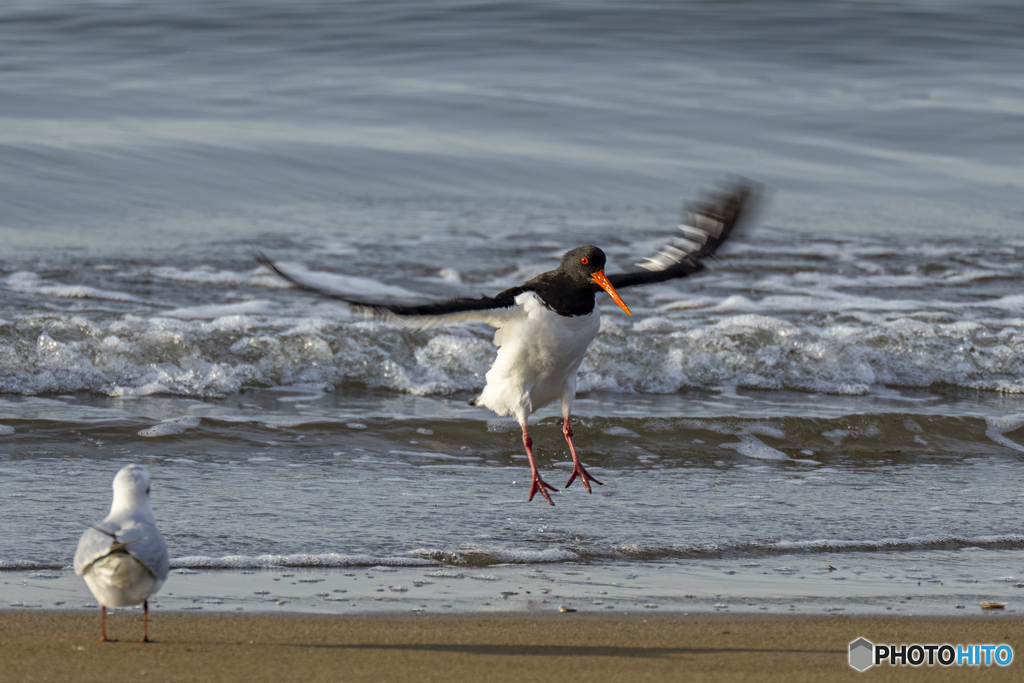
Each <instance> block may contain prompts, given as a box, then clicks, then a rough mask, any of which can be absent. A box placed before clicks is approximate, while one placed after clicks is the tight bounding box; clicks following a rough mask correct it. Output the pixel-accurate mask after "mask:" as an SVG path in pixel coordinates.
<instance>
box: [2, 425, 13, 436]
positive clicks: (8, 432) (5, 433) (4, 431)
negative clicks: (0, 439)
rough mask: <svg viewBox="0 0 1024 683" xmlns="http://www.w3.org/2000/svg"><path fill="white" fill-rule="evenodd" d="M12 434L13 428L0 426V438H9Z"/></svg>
mask: <svg viewBox="0 0 1024 683" xmlns="http://www.w3.org/2000/svg"><path fill="white" fill-rule="evenodd" d="M13 433H14V427H11V426H10V425H0V436H10V435H11V434H13Z"/></svg>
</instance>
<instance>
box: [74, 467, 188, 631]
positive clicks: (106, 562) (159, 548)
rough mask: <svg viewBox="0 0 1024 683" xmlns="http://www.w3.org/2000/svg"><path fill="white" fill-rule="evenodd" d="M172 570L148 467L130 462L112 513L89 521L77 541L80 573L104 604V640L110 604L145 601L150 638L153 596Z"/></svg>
mask: <svg viewBox="0 0 1024 683" xmlns="http://www.w3.org/2000/svg"><path fill="white" fill-rule="evenodd" d="M169 570H170V559H169V557H168V555H167V542H166V541H164V537H163V536H161V535H160V532H159V531H157V528H156V519H155V518H154V517H153V507H152V506H151V505H150V502H149V472H148V471H146V468H145V467H142V466H141V465H128V466H127V467H123V468H121V471H119V472H118V473H117V476H115V477H114V502H113V503H112V504H111V506H110V514H108V515H107V517H106V519H104V520H103V521H102V522H100V523H99V524H97V525H95V526H93V525H90V527H89V528H88V529H86V531H85V533H84V534H82V538H80V539H79V541H78V550H77V551H76V552H75V573H76V574H78V575H80V576H82V577H83V578H84V579H85V583H86V585H87V586H89V590H90V591H91V592H92V594H93V597H95V598H96V600H97V601H98V602H99V603H100V615H101V616H100V634H101V636H100V640H101V641H106V639H107V607H108V606H109V607H122V606H124V605H137V604H139V603H140V602H141V603H142V605H143V613H144V616H143V625H142V640H140V641H139V642H143V643H148V642H149V596H151V595H153V594H154V593H156V592H157V591H158V590H160V586H162V585H163V583H164V581H165V580H166V579H167V572H168V571H169Z"/></svg>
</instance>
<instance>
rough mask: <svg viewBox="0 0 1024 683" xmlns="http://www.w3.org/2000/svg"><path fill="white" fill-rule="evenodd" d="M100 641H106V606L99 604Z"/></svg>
mask: <svg viewBox="0 0 1024 683" xmlns="http://www.w3.org/2000/svg"><path fill="white" fill-rule="evenodd" d="M100 642H101V643H105V642H107V607H106V605H100Z"/></svg>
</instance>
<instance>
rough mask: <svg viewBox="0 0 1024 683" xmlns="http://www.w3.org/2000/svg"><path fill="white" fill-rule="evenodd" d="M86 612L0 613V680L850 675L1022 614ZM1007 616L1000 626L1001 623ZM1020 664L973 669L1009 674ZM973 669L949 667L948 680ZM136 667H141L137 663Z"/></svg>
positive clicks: (997, 638)
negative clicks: (102, 618) (104, 636)
mask: <svg viewBox="0 0 1024 683" xmlns="http://www.w3.org/2000/svg"><path fill="white" fill-rule="evenodd" d="M150 617H151V618H150V634H151V637H152V638H153V640H154V642H153V643H150V644H140V643H136V642H134V639H135V638H137V637H138V636H139V634H140V633H141V615H139V614H138V613H135V614H127V615H125V614H123V613H122V614H117V615H115V616H113V617H112V618H109V619H108V632H109V634H110V636H111V637H112V638H118V639H120V640H119V641H118V642H110V643H100V642H98V632H99V615H98V614H87V613H82V612H80V611H77V610H76V611H74V612H57V611H48V612H27V611H13V610H12V611H4V612H0V660H2V661H3V662H4V667H3V669H4V671H0V680H2V681H4V682H5V683H6V681H42V680H75V681H83V682H89V681H103V682H104V683H116V682H117V681H122V680H133V681H138V680H140V679H141V680H159V681H205V680H217V681H236V680H237V681H242V680H245V681H249V680H296V681H298V680H302V681H321V680H323V681H328V680H332V681H334V680H340V679H344V680H349V681H363V680H366V681H371V680H377V681H379V680H416V681H451V680H483V679H484V678H485V677H486V679H487V680H488V681H506V680H507V681H517V682H521V681H525V680H550V678H551V677H552V676H555V675H557V677H558V679H559V680H567V681H576V680H580V681H584V680H586V681H619V680H621V681H627V680H640V679H644V678H645V677H647V678H650V679H651V680H672V679H673V678H674V679H678V678H679V677H680V676H682V675H684V674H685V675H686V676H687V677H688V679H690V680H704V681H718V680H723V681H724V680H749V679H752V678H755V677H756V678H757V679H758V680H766V681H787V682H788V681H805V680H806V681H816V680H822V679H823V677H825V676H828V677H829V680H842V679H844V677H846V676H848V677H849V678H850V680H855V679H856V677H857V676H859V675H860V674H859V673H858V672H856V671H855V670H853V669H852V668H850V667H849V665H848V663H847V658H848V646H849V643H850V642H851V641H853V640H855V639H857V638H860V637H864V638H867V639H869V640H871V641H872V642H875V643H892V644H900V643H905V644H911V643H953V644H958V643H962V644H1001V643H1006V644H1009V645H1010V646H1011V647H1013V648H1014V651H1015V652H1024V650H1022V649H1021V647H1022V646H1024V638H1022V637H1021V628H1020V626H1021V617H1019V616H1006V617H999V618H989V617H982V616H977V615H964V616H963V617H956V618H938V617H801V616H790V615H763V614H746V615H739V614H694V615H682V614H649V613H643V614H626V615H622V614H615V615H612V614H579V613H568V614H563V613H554V614H543V615H521V614H514V613H503V614H470V615H465V614H446V615H436V614H432V615H418V614H417V615H410V614H407V613H402V614H397V613H393V614H377V615H355V616H327V615H301V614H278V615H232V614H217V615H212V614H185V613H180V612H179V613H151V615H150ZM1008 620H1009V622H1011V623H1007V621H1008ZM1020 666H1022V664H1021V663H1020V662H1013V663H1011V664H1010V665H1009V666H1007V667H998V666H994V665H993V666H986V667H980V668H985V669H991V671H988V672H987V674H986V675H988V676H990V677H994V678H995V679H996V680H1011V679H1013V680H1019V675H1020V674H1019V671H1016V669H1017V668H1019V667H1020ZM937 668H943V667H939V666H937V665H936V666H933V667H929V666H927V665H924V666H920V667H910V666H906V667H900V666H889V665H887V664H883V665H881V666H877V667H872V669H871V675H873V676H874V677H877V678H881V679H886V680H888V679H890V678H892V679H895V678H896V677H897V676H898V677H899V678H900V679H901V680H903V679H906V678H908V677H909V678H910V679H911V680H917V679H921V680H924V678H926V677H928V676H934V675H935V674H934V673H933V669H937ZM977 668H979V667H970V666H962V667H957V666H952V667H948V669H947V670H945V671H944V672H943V675H944V676H945V677H947V678H951V679H959V678H967V677H968V676H977V673H976V672H975V669H977ZM142 672H145V673H142Z"/></svg>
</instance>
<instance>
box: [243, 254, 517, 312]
mask: <svg viewBox="0 0 1024 683" xmlns="http://www.w3.org/2000/svg"><path fill="white" fill-rule="evenodd" d="M257 258H258V259H259V261H260V263H262V264H263V265H264V266H265V267H267V268H269V269H270V270H271V271H273V272H274V273H276V274H277V275H278V276H280V277H281V278H283V279H285V280H287V281H288V282H290V283H291V285H292V287H294V288H295V289H299V290H302V291H304V292H310V293H312V294H317V295H319V296H323V297H327V298H329V299H335V300H337V301H343V302H345V303H347V304H349V305H350V306H352V307H353V308H355V309H356V310H360V311H363V312H364V313H367V314H369V315H376V316H380V317H382V318H386V319H388V320H391V321H394V322H399V323H401V324H403V325H405V326H407V327H413V328H416V329H427V328H430V327H435V326H437V325H441V324H446V323H452V322H459V321H478V322H485V323H488V324H491V325H497V324H500V323H501V322H502V321H504V320H505V319H506V318H507V317H508V316H509V315H510V314H511V313H512V309H513V308H514V307H515V305H516V297H517V296H518V295H520V294H522V293H523V292H525V291H527V290H528V289H529V288H528V287H526V286H522V287H512V288H511V289H506V290H505V291H503V292H501V293H500V294H498V295H497V296H493V297H488V296H485V297H481V298H479V299H471V298H468V297H453V298H450V299H445V300H443V301H435V302H431V303H423V304H406V303H401V304H398V303H395V304H392V303H382V302H373V301H363V300H360V299H353V298H351V297H349V296H346V295H344V294H339V293H338V292H332V291H329V290H326V289H322V288H320V287H317V286H315V285H311V284H309V283H306V282H303V281H302V280H300V279H298V278H297V277H295V276H294V275H292V274H291V273H288V272H287V271H285V270H282V269H281V268H280V267H279V266H278V265H277V264H276V263H274V262H273V261H271V260H270V259H269V258H267V257H266V256H265V255H264V254H263V253H262V252H259V254H258V257H257Z"/></svg>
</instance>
